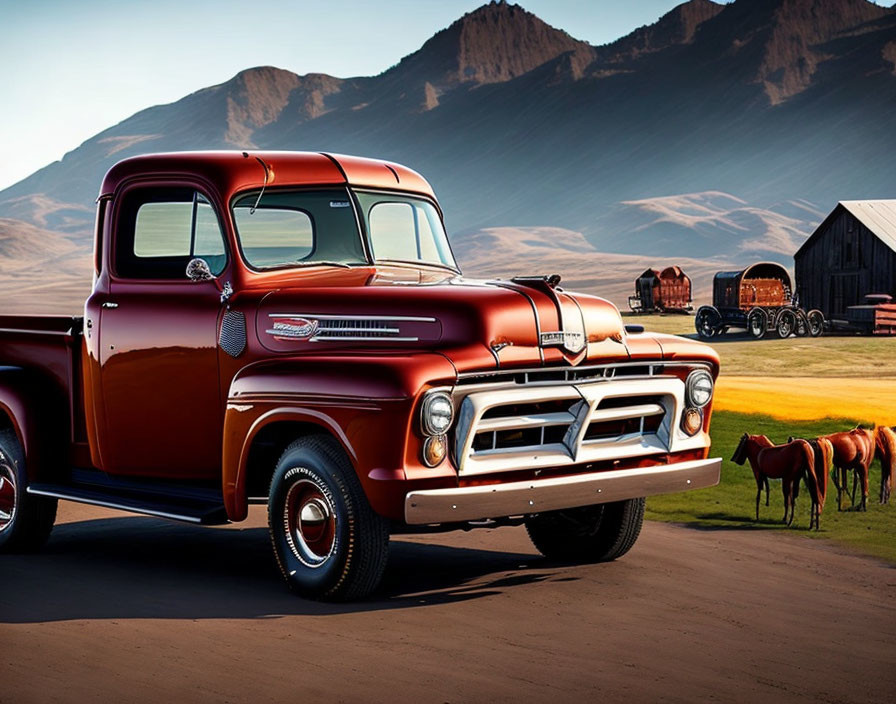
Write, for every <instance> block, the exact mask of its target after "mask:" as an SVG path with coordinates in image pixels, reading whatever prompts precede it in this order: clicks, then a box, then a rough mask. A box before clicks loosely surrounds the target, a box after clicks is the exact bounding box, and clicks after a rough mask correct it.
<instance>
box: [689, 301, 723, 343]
mask: <svg viewBox="0 0 896 704" xmlns="http://www.w3.org/2000/svg"><path fill="white" fill-rule="evenodd" d="M721 322H722V316H721V314H720V313H719V311H717V310H716V309H715V308H713V307H712V306H703V307H702V308H700V310H698V311H697V315H696V317H695V318H694V327H695V328H696V329H697V334H698V335H699V336H700V337H702V338H703V339H704V340H709V339H710V338H712V337H714V336H715V335H716V334H718V332H719V325H720V323H721Z"/></svg>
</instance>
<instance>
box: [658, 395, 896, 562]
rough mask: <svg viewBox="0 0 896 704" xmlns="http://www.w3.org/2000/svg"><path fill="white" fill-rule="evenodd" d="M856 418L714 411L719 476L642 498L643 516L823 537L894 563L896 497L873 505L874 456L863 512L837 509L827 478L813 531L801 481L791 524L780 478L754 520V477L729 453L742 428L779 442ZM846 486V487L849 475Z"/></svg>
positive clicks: (875, 487)
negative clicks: (785, 520) (692, 487)
mask: <svg viewBox="0 0 896 704" xmlns="http://www.w3.org/2000/svg"><path fill="white" fill-rule="evenodd" d="M860 420H861V419H831V418H826V419H824V420H820V421H781V420H777V419H774V418H771V417H769V416H762V415H751V414H744V413H733V412H726V411H717V412H716V413H714V414H713V422H712V439H713V447H712V456H713V457H718V456H721V457H723V458H724V460H725V461H724V463H723V464H722V481H721V482H720V484H719V485H718V486H716V487H712V488H710V489H702V490H699V491H691V492H686V493H684V494H668V495H664V496H654V497H651V498H649V499H648V500H647V518H648V519H650V520H654V521H667V522H674V523H683V524H686V525H689V526H693V527H697V528H704V529H713V530H724V529H753V530H769V531H786V532H787V533H788V534H792V535H804V536H810V537H812V538H823V539H829V540H831V541H833V542H836V543H839V544H841V545H845V546H848V547H850V548H852V549H854V550H856V551H858V552H862V553H865V554H867V555H871V556H874V557H878V558H882V559H884V560H887V561H888V562H891V563H894V564H896V497H894V498H893V499H892V500H891V501H892V503H891V504H890V505H886V506H881V505H880V504H878V492H879V490H880V471H881V470H880V462H879V461H877V460H875V462H874V464H873V465H872V466H871V473H870V477H869V488H868V503H867V508H868V510H867V512H860V511H853V510H845V511H843V512H838V511H837V489H836V487H834V485H833V482H832V481H830V480H829V481H828V492H827V502H826V504H825V509H824V513H823V514H822V517H821V530H820V531H818V532H815V531H812V532H809V530H808V526H809V509H810V500H809V495H808V492H807V491H806V489H805V486H801V487H800V495H799V499H798V500H797V503H796V512H795V518H794V522H793V525H792V526H791V527H790V528H787V527H786V526H784V525H783V524H782V523H781V518H782V516H783V515H784V499H783V497H782V495H781V483H780V482H776V481H774V480H772V481H771V482H770V491H769V497H770V500H769V506H768V507H766V506H765V498H764V497H765V494H764V492H763V499H762V502H761V503H760V506H759V522H758V523H757V522H756V521H755V520H754V518H755V511H756V503H755V502H756V481H755V480H754V479H753V473H752V471H751V470H750V467H749V464H745V465H744V466H743V467H740V466H738V465H736V464H734V463H733V462H731V455H732V454H733V453H734V449H735V447H736V446H737V443H738V441H739V440H740V436H741V434H743V433H744V432H749V433H750V434H753V435H756V434H763V435H767V436H768V437H769V438H770V439H771V440H772V441H773V442H776V443H782V442H785V441H786V440H787V436H788V435H794V436H797V437H809V438H814V437H817V436H819V435H824V434H827V433H831V432H834V431H837V430H845V429H849V428H853V427H855V426H856V424H857V423H858V422H859V421H860ZM849 486H850V487H851V486H852V478H851V477H850V479H849ZM857 494H858V492H857ZM857 500H858V497H857ZM849 507H850V503H849V498H848V497H844V508H849Z"/></svg>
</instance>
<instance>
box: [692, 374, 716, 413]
mask: <svg viewBox="0 0 896 704" xmlns="http://www.w3.org/2000/svg"><path fill="white" fill-rule="evenodd" d="M685 388H686V390H687V394H688V405H689V406H694V407H696V408H703V407H704V406H705V405H706V404H707V403H709V402H710V401H711V400H712V376H710V373H709V372H706V371H703V370H702V369H701V370H698V371H695V372H691V374H690V376H688V380H687V382H686V383H685Z"/></svg>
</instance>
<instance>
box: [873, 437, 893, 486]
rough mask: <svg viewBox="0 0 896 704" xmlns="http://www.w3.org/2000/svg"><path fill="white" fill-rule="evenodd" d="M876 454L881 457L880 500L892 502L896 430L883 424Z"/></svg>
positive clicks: (877, 438)
mask: <svg viewBox="0 0 896 704" xmlns="http://www.w3.org/2000/svg"><path fill="white" fill-rule="evenodd" d="M875 450H876V451H875V455H876V456H877V457H878V459H880V502H881V503H882V504H888V503H890V491H892V489H893V477H894V475H896V430H894V429H893V428H888V427H887V426H881V427H879V428H878V429H877V436H876V442H875Z"/></svg>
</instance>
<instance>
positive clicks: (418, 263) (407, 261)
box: [376, 259, 460, 272]
mask: <svg viewBox="0 0 896 704" xmlns="http://www.w3.org/2000/svg"><path fill="white" fill-rule="evenodd" d="M376 261H377V263H380V262H382V263H383V264H410V265H411V266H435V267H438V268H439V269H448V271H454V272H458V271H460V270H459V269H458V268H457V267H456V266H451V265H450V264H442V263H441V262H424V261H420V260H419V259H377V260H376Z"/></svg>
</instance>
